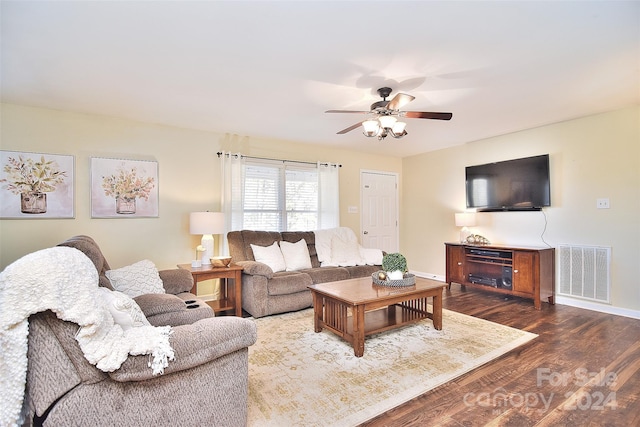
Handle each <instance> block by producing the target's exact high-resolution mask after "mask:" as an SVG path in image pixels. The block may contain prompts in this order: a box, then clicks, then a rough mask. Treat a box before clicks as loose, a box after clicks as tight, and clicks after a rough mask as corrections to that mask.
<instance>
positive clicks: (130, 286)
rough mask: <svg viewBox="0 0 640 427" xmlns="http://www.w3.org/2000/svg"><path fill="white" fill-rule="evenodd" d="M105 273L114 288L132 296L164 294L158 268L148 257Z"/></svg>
mask: <svg viewBox="0 0 640 427" xmlns="http://www.w3.org/2000/svg"><path fill="white" fill-rule="evenodd" d="M105 275H106V276H107V278H108V279H109V281H110V282H111V286H113V289H115V290H116V291H120V292H122V293H125V294H127V295H128V296H130V297H131V298H135V297H137V296H139V295H144V294H164V286H163V285H162V279H160V275H159V274H158V269H157V268H156V266H155V264H154V263H153V262H151V261H149V260H147V259H145V260H143V261H139V262H136V263H135V264H131V265H128V266H126V267H122V268H118V269H116V270H109V271H107V272H105Z"/></svg>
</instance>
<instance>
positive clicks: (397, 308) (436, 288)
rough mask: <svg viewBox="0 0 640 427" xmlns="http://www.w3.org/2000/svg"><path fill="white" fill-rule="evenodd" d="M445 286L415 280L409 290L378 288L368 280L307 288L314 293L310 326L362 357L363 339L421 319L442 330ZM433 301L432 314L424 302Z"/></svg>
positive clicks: (323, 284)
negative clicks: (343, 342)
mask: <svg viewBox="0 0 640 427" xmlns="http://www.w3.org/2000/svg"><path fill="white" fill-rule="evenodd" d="M445 286H447V285H446V284H445V283H442V282H436V281H434V280H429V279H422V278H419V277H417V278H416V284H415V285H413V286H408V287H387V286H378V285H376V284H374V283H373V281H372V280H371V277H363V278H359V279H350V280H341V281H338V282H328V283H320V284H317V285H311V286H309V289H310V290H311V293H312V294H313V314H314V315H313V319H314V320H313V326H314V330H315V331H316V332H320V331H322V329H323V328H327V329H328V330H330V331H331V332H333V333H335V334H337V335H338V336H340V337H342V338H343V339H344V340H346V341H347V342H349V343H351V344H352V345H353V351H354V354H355V355H356V357H362V355H363V354H364V337H365V336H366V335H371V334H375V333H378V332H382V331H387V330H389V329H394V328H397V327H400V326H403V325H407V324H410V323H415V322H418V321H420V320H423V319H431V320H432V321H433V326H434V327H435V328H436V329H438V330H440V329H442V290H443V289H444V287H445ZM429 298H433V304H432V306H433V309H432V312H429V311H427V302H428V299H429Z"/></svg>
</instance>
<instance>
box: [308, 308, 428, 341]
mask: <svg viewBox="0 0 640 427" xmlns="http://www.w3.org/2000/svg"><path fill="white" fill-rule="evenodd" d="M424 319H432V320H433V313H429V312H417V311H413V310H407V309H406V308H405V307H402V306H400V305H392V306H389V307H385V308H380V309H378V310H373V311H367V312H366V313H364V336H368V335H374V334H378V333H380V332H384V331H388V330H390V329H396V328H398V327H400V326H405V325H410V324H412V323H416V322H419V321H421V320H424ZM335 320H337V319H335ZM353 320H354V319H353V315H351V314H349V315H347V316H346V317H345V318H344V319H342V320H340V321H338V322H331V323H327V322H326V321H325V320H322V321H321V323H320V325H321V327H322V328H327V329H329V330H331V331H332V332H333V333H335V334H336V335H339V336H340V337H342V338H343V339H345V340H346V341H348V342H349V343H351V344H353V342H354V334H353V325H354V322H353Z"/></svg>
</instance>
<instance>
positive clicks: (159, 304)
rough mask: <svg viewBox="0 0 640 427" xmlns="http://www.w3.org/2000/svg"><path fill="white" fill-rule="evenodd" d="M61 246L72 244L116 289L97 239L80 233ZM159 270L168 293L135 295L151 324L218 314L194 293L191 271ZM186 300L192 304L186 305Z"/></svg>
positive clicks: (105, 283)
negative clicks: (108, 276) (108, 275)
mask: <svg viewBox="0 0 640 427" xmlns="http://www.w3.org/2000/svg"><path fill="white" fill-rule="evenodd" d="M58 246H68V247H71V248H75V249H78V250H79V251H81V252H83V253H84V254H85V255H86V256H87V257H89V259H90V260H91V261H92V262H93V264H94V265H95V267H96V270H97V271H98V280H99V285H100V286H103V287H105V288H108V289H111V290H114V289H113V286H112V285H111V282H110V281H109V279H108V278H107V276H106V272H107V271H108V270H110V268H111V267H109V263H108V262H107V260H106V258H105V257H104V255H103V254H102V251H101V250H100V247H99V246H98V244H97V243H96V242H95V240H93V239H92V238H91V237H89V236H83V235H80V236H74V237H72V238H70V239H68V240H65V241H64V242H62V243H59V244H58ZM158 273H159V275H160V279H161V280H162V283H163V286H164V290H165V293H164V294H144V295H140V296H137V297H135V298H134V300H135V301H136V303H137V304H138V305H139V306H140V309H141V310H142V312H143V313H144V315H145V316H146V318H147V320H148V321H149V323H151V324H152V325H154V326H162V325H171V326H178V325H188V324H191V323H193V322H196V321H198V320H200V319H206V318H208V317H213V316H214V313H213V310H212V309H211V307H209V306H208V305H207V304H206V303H205V302H204V301H202V300H199V299H198V297H196V296H195V295H194V294H192V293H191V288H192V287H193V277H192V276H191V273H189V272H188V271H187V270H183V269H180V268H175V269H170V270H160V271H159V272H158ZM185 301H190V303H189V304H185ZM191 301H195V302H191Z"/></svg>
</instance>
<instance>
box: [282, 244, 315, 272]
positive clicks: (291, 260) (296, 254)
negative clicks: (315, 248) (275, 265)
mask: <svg viewBox="0 0 640 427" xmlns="http://www.w3.org/2000/svg"><path fill="white" fill-rule="evenodd" d="M280 250H281V251H282V256H283V257H284V263H285V264H286V266H287V268H286V271H298V270H304V269H305V268H311V258H310V257H309V249H308V248H307V242H306V241H305V240H304V239H301V240H299V241H297V242H296V243H291V242H285V241H284V240H283V241H281V242H280Z"/></svg>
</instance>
